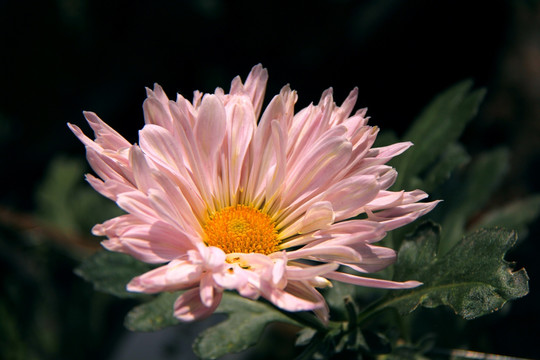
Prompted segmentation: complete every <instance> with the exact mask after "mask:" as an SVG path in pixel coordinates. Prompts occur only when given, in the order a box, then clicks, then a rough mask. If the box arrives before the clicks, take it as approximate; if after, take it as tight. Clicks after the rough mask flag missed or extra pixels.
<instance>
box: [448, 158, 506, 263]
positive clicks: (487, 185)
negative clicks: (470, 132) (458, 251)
mask: <svg viewBox="0 0 540 360" xmlns="http://www.w3.org/2000/svg"><path fill="white" fill-rule="evenodd" d="M508 158H509V154H508V151H507V150H506V149H504V148H500V149H495V150H492V151H489V152H486V153H483V154H481V155H480V156H479V157H478V158H477V159H476V160H475V161H474V162H473V163H472V164H471V166H470V167H469V168H468V171H467V173H466V175H465V179H464V180H463V184H462V185H461V186H460V188H459V190H457V191H456V193H455V194H453V196H452V197H450V198H448V199H446V201H445V203H444V208H445V209H446V214H447V215H446V216H445V218H444V220H443V221H442V228H443V232H442V236H441V244H440V251H441V253H444V252H446V251H448V250H449V249H450V248H452V246H454V245H455V244H456V243H457V242H458V241H459V239H460V238H461V237H462V236H463V235H464V234H465V225H466V222H467V220H468V219H469V218H470V217H471V216H472V215H474V214H475V212H477V211H479V210H480V209H481V208H482V207H483V206H484V205H485V203H486V202H487V201H488V200H489V197H490V196H491V194H492V193H493V191H495V189H496V188H497V187H498V185H499V184H500V183H501V181H502V179H503V177H504V175H505V174H506V172H507V170H508Z"/></svg>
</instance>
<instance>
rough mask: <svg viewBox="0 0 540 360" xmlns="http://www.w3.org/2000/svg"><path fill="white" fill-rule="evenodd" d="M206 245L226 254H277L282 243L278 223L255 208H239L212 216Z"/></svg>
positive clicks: (230, 208) (229, 209)
mask: <svg viewBox="0 0 540 360" xmlns="http://www.w3.org/2000/svg"><path fill="white" fill-rule="evenodd" d="M204 232H205V235H206V236H205V243H206V245H208V246H215V247H218V248H220V249H221V250H223V251H224V252H225V253H226V254H231V253H246V254H249V253H259V254H264V255H268V254H271V253H273V252H276V251H277V246H278V245H279V240H278V239H277V230H276V226H275V224H274V222H273V221H272V219H271V218H270V216H268V215H267V214H265V213H263V212H262V211H260V210H258V209H255V208H253V207H251V206H246V205H236V206H229V207H226V208H224V209H221V210H219V211H218V212H216V213H215V214H213V215H211V216H210V217H209V219H208V221H207V222H206V224H205V225H204Z"/></svg>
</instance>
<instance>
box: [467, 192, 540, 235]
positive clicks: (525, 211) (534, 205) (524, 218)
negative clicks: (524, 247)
mask: <svg viewBox="0 0 540 360" xmlns="http://www.w3.org/2000/svg"><path fill="white" fill-rule="evenodd" d="M538 215H540V194H539V195H533V196H531V197H529V198H527V199H522V200H518V201H514V202H512V203H510V204H508V205H505V206H504V207H502V208H498V209H495V210H492V211H490V212H488V213H487V214H485V215H484V216H483V217H482V218H481V219H480V221H479V222H478V223H477V224H476V225H475V226H474V227H473V228H472V229H471V230H476V229H479V228H483V227H490V226H501V227H504V228H507V229H516V230H517V231H518V233H519V235H520V237H522V238H523V237H524V236H525V235H526V227H527V225H528V224H529V223H531V222H532V221H533V220H535V219H536V218H537V217H538Z"/></svg>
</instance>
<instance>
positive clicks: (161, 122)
mask: <svg viewBox="0 0 540 360" xmlns="http://www.w3.org/2000/svg"><path fill="white" fill-rule="evenodd" d="M143 110H144V122H145V123H146V124H155V125H158V126H161V127H163V128H165V129H171V128H172V118H171V114H170V112H169V109H168V108H167V102H161V101H160V100H159V99H158V98H157V97H149V98H147V99H146V100H145V101H144V103H143Z"/></svg>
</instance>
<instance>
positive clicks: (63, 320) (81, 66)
mask: <svg viewBox="0 0 540 360" xmlns="http://www.w3.org/2000/svg"><path fill="white" fill-rule="evenodd" d="M257 63H262V64H263V65H264V66H265V67H267V68H268V70H269V74H270V79H269V84H268V90H267V97H266V103H268V100H269V99H270V97H271V96H272V95H273V94H275V93H277V92H278V91H279V89H280V88H281V87H282V86H283V85H285V84H290V85H291V87H292V88H293V89H296V90H297V91H298V94H299V101H298V104H297V108H301V107H303V106H306V105H308V104H309V103H310V102H312V101H313V102H317V101H318V99H319V97H320V94H321V93H322V91H323V90H325V89H326V88H328V87H333V88H334V93H335V98H336V100H337V102H340V101H342V100H343V99H344V98H345V97H346V95H347V94H348V92H349V91H350V90H351V89H352V88H353V87H355V86H358V87H359V90H360V91H359V93H360V95H359V101H358V107H368V108H369V111H368V114H369V115H370V116H371V118H372V120H371V124H373V125H377V126H379V127H380V128H382V129H383V130H384V129H391V130H392V131H394V132H395V133H396V134H397V135H398V136H399V135H401V134H403V133H404V131H405V130H406V129H407V127H408V126H409V125H410V124H411V122H412V121H413V120H414V118H415V116H416V115H417V114H418V113H419V112H420V111H421V109H422V108H423V107H424V106H425V105H426V104H427V103H428V102H429V101H430V99H432V98H433V96H435V95H436V94H437V93H439V92H441V91H443V90H444V89H446V88H448V87H449V86H451V85H453V84H454V83H456V82H458V81H460V80H463V79H467V78H471V79H473V80H474V83H475V87H476V88H480V87H485V88H487V90H488V92H487V97H486V99H485V101H484V103H483V105H482V106H481V108H480V111H479V114H478V116H477V118H476V119H474V120H473V121H472V122H471V123H470V125H469V126H468V127H467V129H466V131H465V133H464V135H463V137H462V139H461V141H462V143H463V144H465V146H466V147H467V150H468V151H469V153H470V154H471V155H472V156H473V157H474V155H476V154H479V153H481V152H482V151H485V150H488V149H493V148H497V147H501V146H504V147H507V148H508V149H509V150H510V166H509V168H508V172H507V174H506V176H505V178H504V180H503V181H502V183H501V186H500V187H499V190H498V191H497V192H496V194H495V195H494V196H493V197H492V198H491V199H490V202H489V203H488V204H487V207H486V208H487V209H489V208H490V207H496V206H498V205H501V204H504V203H508V202H511V201H514V200H517V199H522V198H526V197H527V196H529V195H531V194H534V193H539V192H540V182H539V181H538V175H539V168H540V156H539V155H540V145H539V144H540V4H539V3H538V1H533V0H529V1H527V0H514V1H512V0H506V1H504V0H494V1H464V0H463V1H449V0H448V1H446V0H440V1H420V0H410V1H397V0H382V1H355V0H334V1H331V0H313V1H309V2H302V1H285V0H275V1H272V2H260V1H236V0H232V1H225V0H199V1H197V0H191V1H179V0H177V1H170V0H154V1H125V0H121V1H103V0H39V1H38V0H28V1H15V0H0V80H1V83H0V84H1V86H2V89H1V90H0V93H1V96H0V169H1V170H0V174H1V176H0V179H1V180H0V181H1V184H2V187H1V188H2V191H1V192H0V279H1V280H0V281H1V284H0V291H1V293H0V296H1V298H0V317H1V320H0V348H1V349H2V350H0V357H2V356H6V358H20V359H91V358H92V359H95V358H99V359H122V358H128V357H129V358H131V359H135V358H148V359H150V358H151V359H190V358H193V356H194V355H193V354H192V353H191V350H190V345H189V342H190V341H191V340H190V339H192V338H193V336H194V335H196V332H197V331H198V330H200V329H201V328H202V327H204V326H206V325H205V324H202V325H201V324H199V325H193V326H191V327H188V326H184V327H180V330H173V332H171V331H169V332H167V333H158V334H157V335H156V334H137V335H133V334H130V333H129V332H127V330H124V329H123V326H122V319H123V316H124V315H125V313H126V312H127V310H128V309H129V308H130V307H131V306H133V305H134V304H135V303H134V302H130V301H125V300H124V301H119V300H116V299H115V298H113V297H111V296H109V295H106V294H100V293H96V292H94V291H93V289H92V286H91V284H88V283H86V282H84V280H82V279H80V278H79V277H77V276H76V275H75V274H74V273H73V269H74V268H75V267H76V266H77V265H78V263H79V262H80V261H81V260H82V259H84V258H85V257H86V256H88V255H89V254H91V253H92V252H93V251H95V250H96V249H98V248H99V245H98V239H95V238H92V237H91V236H90V235H89V229H90V227H91V226H92V225H93V223H95V222H96V221H101V220H104V219H106V218H107V217H108V215H109V213H108V212H107V211H109V210H107V211H103V210H102V209H103V207H102V206H103V205H102V203H101V202H100V201H101V199H99V200H95V198H93V197H92V196H93V195H91V194H90V191H89V186H87V185H86V184H85V183H84V181H83V176H82V174H83V173H84V172H87V171H89V169H88V168H87V167H86V165H85V163H84V160H83V158H84V150H83V147H82V145H81V144H80V143H79V142H78V141H77V140H76V138H75V137H74V136H73V135H72V134H71V132H70V131H69V130H68V128H67V126H66V123H67V122H72V123H75V124H77V125H79V126H81V127H82V128H83V129H84V130H85V131H87V132H89V128H88V127H87V126H86V124H85V123H84V119H83V117H82V110H90V111H94V112H96V113H97V114H98V115H99V116H100V117H101V118H102V119H104V120H105V121H106V122H108V123H109V124H110V125H111V126H112V127H114V128H115V129H117V130H118V131H119V132H121V133H122V134H124V135H125V137H126V138H127V139H128V140H129V141H130V142H136V141H137V131H138V130H139V129H140V128H141V127H142V125H143V115H142V102H143V100H144V98H145V90H144V87H152V86H153V84H154V83H155V82H157V83H159V84H160V85H162V86H163V87H164V89H165V91H166V92H167V93H168V94H169V97H170V98H174V94H175V93H176V92H179V93H181V94H183V95H185V96H186V98H190V97H191V95H190V94H191V93H192V91H194V90H196V89H198V90H201V91H205V92H210V91H213V90H214V88H215V87H217V86H220V87H223V88H225V89H228V86H229V84H230V81H231V79H232V78H233V77H234V76H236V75H241V76H242V77H244V78H245V76H246V75H247V73H248V72H249V70H250V69H251V67H252V66H253V65H255V64H257ZM398 170H399V169H398ZM63 190H65V191H63ZM68 190H69V191H68ZM81 204H82V205H81ZM443 205H444V204H443ZM80 207H83V208H84V209H85V213H81V212H80V211H78V210H77V209H78V208H80ZM88 209H96V211H94V212H89V210H88ZM110 211H111V212H114V209H112V210H110ZM478 216H481V214H478ZM522 235H523V236H522V238H523V239H522V241H521V242H520V243H519V244H518V246H517V247H516V249H515V250H513V251H512V252H511V253H510V254H509V255H508V257H507V258H508V259H510V260H512V261H516V262H517V267H523V266H524V267H526V268H527V270H528V272H529V275H530V277H531V279H532V280H531V292H530V294H529V295H528V296H527V297H525V298H523V299H520V300H517V301H515V302H514V303H512V304H508V305H506V306H505V307H504V309H503V311H501V312H499V313H496V314H493V315H490V316H487V317H485V318H482V319H478V320H474V321H471V322H469V324H467V325H466V326H464V328H463V331H460V332H459V333H453V334H452V335H448V336H451V337H452V340H453V341H454V344H455V346H456V347H463V348H469V349H471V350H476V351H483V352H490V353H497V354H505V355H512V356H519V357H528V358H537V357H538V356H540V351H539V350H538V341H537V339H538V338H537V336H538V334H539V333H540V325H539V324H540V314H539V310H538V305H540V301H539V300H540V295H539V292H538V290H537V289H536V286H535V284H537V281H536V279H537V278H538V276H540V269H539V267H540V266H539V262H538V259H537V254H538V253H540V247H539V245H538V238H539V235H540V226H539V224H538V223H533V224H531V226H530V228H529V232H528V236H527V234H526V233H523V234H522ZM525 237H526V238H525ZM437 319H438V318H436V317H434V323H433V324H432V325H433V326H432V328H431V329H430V331H433V332H439V334H444V324H443V323H438V320H437ZM467 329H468V330H467ZM134 336H136V337H134ZM190 336H191V337H190ZM439 336H441V335H439ZM442 336H446V334H445V335H442ZM134 339H135V340H134ZM160 339H161V340H160ZM163 339H166V341H164V340H163ZM163 344H165V345H166V346H163ZM130 349H136V351H135V352H133V350H131V351H132V352H131V353H129V351H130ZM143 349H144V351H146V352H142V351H143ZM126 354H130V355H126ZM137 356H138V357H137Z"/></svg>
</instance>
